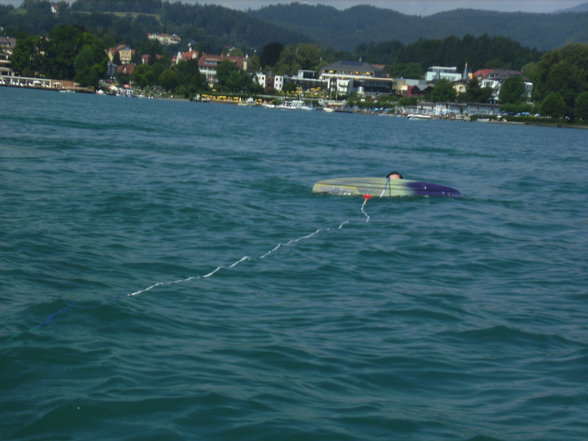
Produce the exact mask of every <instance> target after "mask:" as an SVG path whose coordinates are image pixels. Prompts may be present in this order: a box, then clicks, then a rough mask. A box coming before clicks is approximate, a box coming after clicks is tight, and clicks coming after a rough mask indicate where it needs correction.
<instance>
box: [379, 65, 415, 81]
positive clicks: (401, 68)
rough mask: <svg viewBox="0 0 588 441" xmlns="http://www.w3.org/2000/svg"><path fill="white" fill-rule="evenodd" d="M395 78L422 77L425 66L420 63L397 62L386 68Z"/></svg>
mask: <svg viewBox="0 0 588 441" xmlns="http://www.w3.org/2000/svg"><path fill="white" fill-rule="evenodd" d="M386 71H387V72H388V73H389V74H390V75H391V76H392V77H394V78H420V77H421V75H423V66H421V64H420V63H395V64H392V65H390V66H388V68H387V69H386Z"/></svg>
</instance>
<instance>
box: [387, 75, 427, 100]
mask: <svg viewBox="0 0 588 441" xmlns="http://www.w3.org/2000/svg"><path fill="white" fill-rule="evenodd" d="M431 89H432V87H431V86H430V85H429V83H428V82H427V81H425V80H418V79H411V78H400V79H396V80H395V81H394V93H395V94H396V95H399V96H421V95H423V94H424V93H425V92H428V91H430V90H431Z"/></svg>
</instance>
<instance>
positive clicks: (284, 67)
mask: <svg viewBox="0 0 588 441" xmlns="http://www.w3.org/2000/svg"><path fill="white" fill-rule="evenodd" d="M322 52H323V50H322V49H321V47H320V46H318V45H316V44H310V43H298V44H293V45H290V46H286V47H285V48H284V50H283V51H282V53H281V54H280V59H279V61H278V65H277V67H276V70H277V72H278V73H280V74H289V75H294V74H295V73H297V72H298V71H299V70H301V69H310V70H319V69H320V66H321V62H322Z"/></svg>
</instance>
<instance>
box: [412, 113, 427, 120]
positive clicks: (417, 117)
mask: <svg viewBox="0 0 588 441" xmlns="http://www.w3.org/2000/svg"><path fill="white" fill-rule="evenodd" d="M406 117H407V118H408V119H415V120H418V119H431V115H421V114H420V113H410V114H408V115H407V116H406Z"/></svg>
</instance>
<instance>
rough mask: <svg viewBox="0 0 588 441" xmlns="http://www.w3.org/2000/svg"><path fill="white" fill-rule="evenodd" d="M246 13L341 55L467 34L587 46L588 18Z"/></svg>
mask: <svg viewBox="0 0 588 441" xmlns="http://www.w3.org/2000/svg"><path fill="white" fill-rule="evenodd" d="M248 13H249V15H251V16H254V17H257V18H260V19H262V20H265V21H267V22H270V23H273V24H275V25H278V26H283V27H285V28H288V29H291V30H295V31H298V32H300V33H303V34H306V35H308V36H309V37H311V38H313V39H315V40H319V41H321V42H323V44H324V45H326V46H330V47H333V48H336V49H341V50H349V49H352V48H355V47H357V46H358V45H359V44H361V43H365V42H369V41H374V42H383V41H400V42H402V43H404V44H410V43H413V42H415V41H417V40H419V39H421V38H444V37H447V36H449V35H455V36H457V37H462V36H464V35H466V34H470V35H474V36H479V35H483V34H488V35H490V36H503V37H508V38H511V39H513V40H515V41H518V42H519V43H521V44H522V45H524V46H527V47H533V48H537V49H541V50H548V49H553V48H556V47H560V46H563V45H565V44H566V43H569V42H588V12H578V13H561V14H534V13H524V12H508V13H507V12H495V11H481V10H474V9H457V10H454V11H449V12H442V13H439V14H435V15H431V16H426V17H421V16H415V15H405V14H401V13H399V12H397V11H393V10H391V9H381V8H376V7H373V6H355V7H352V8H349V9H346V10H343V11H341V10H338V9H336V8H333V7H330V6H324V5H317V6H311V5H303V4H300V3H290V4H288V5H273V6H266V7H264V8H261V9H259V10H250V11H248Z"/></svg>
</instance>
